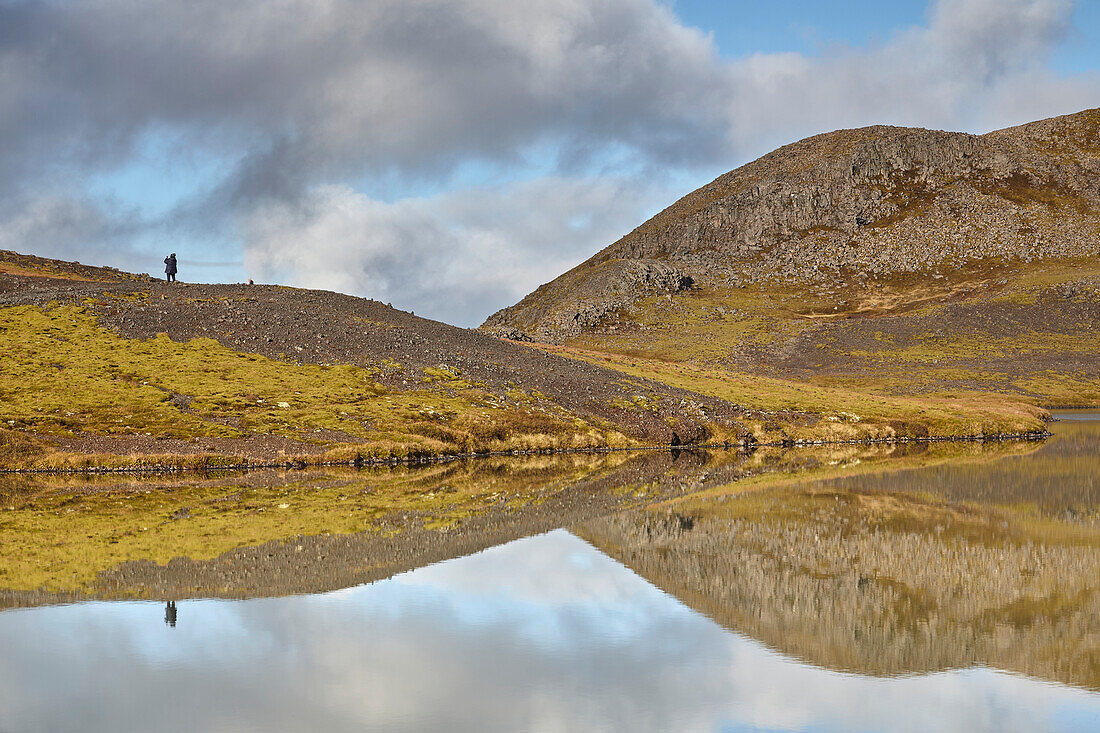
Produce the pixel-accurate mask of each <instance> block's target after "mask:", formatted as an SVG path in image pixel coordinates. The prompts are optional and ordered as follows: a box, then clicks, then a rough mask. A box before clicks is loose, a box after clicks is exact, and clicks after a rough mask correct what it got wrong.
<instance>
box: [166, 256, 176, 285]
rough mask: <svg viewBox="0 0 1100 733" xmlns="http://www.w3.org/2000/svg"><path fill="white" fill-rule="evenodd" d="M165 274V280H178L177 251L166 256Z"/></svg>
mask: <svg viewBox="0 0 1100 733" xmlns="http://www.w3.org/2000/svg"><path fill="white" fill-rule="evenodd" d="M164 274H165V276H166V277H165V280H167V281H168V282H170V283H172V282H175V281H176V253H175V252H173V253H172V254H170V255H168V256H167V257H165V258H164Z"/></svg>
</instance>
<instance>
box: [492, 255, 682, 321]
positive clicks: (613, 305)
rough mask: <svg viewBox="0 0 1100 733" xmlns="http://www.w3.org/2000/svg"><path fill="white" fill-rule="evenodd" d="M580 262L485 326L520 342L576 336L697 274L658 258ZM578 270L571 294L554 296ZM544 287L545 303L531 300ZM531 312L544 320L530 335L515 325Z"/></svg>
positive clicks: (679, 286) (672, 290)
mask: <svg viewBox="0 0 1100 733" xmlns="http://www.w3.org/2000/svg"><path fill="white" fill-rule="evenodd" d="M586 264H587V263H586ZM581 267H582V268H584V269H583V270H581V269H580V268H577V269H575V270H572V271H570V272H568V273H566V274H565V275H562V277H561V278H558V280H555V281H554V282H552V283H549V284H548V285H543V286H542V287H541V288H539V289H538V290H537V291H535V293H534V294H532V295H531V296H528V298H526V299H524V301H523V303H520V304H518V305H515V306H512V307H511V308H505V309H504V310H501V311H498V312H496V313H494V314H493V315H492V316H490V317H489V320H487V321H485V324H484V325H483V326H482V329H483V330H485V331H488V332H490V333H493V334H494V335H497V336H500V337H502V338H508V339H513V340H517V341H531V340H532V335H533V336H534V337H535V338H537V339H540V340H547V339H551V338H555V337H559V336H562V335H565V336H572V335H574V334H576V333H579V332H580V331H582V330H584V329H585V328H588V327H591V326H594V325H596V324H597V323H599V322H600V320H601V319H602V318H603V317H604V316H606V315H607V314H608V313H611V312H612V311H615V310H616V309H618V308H622V307H624V306H627V305H630V304H631V303H633V302H634V301H635V300H636V299H637V298H638V297H641V296H644V295H653V294H655V293H656V294H661V293H678V292H680V291H681V290H687V289H688V288H690V287H691V286H692V284H693V283H694V278H692V277H690V276H689V275H685V274H684V273H683V272H682V271H681V270H679V269H677V268H676V267H674V266H672V265H670V264H668V263H667V262H661V261H658V260H654V259H619V260H609V261H605V262H601V263H599V264H597V265H596V266H594V267H584V265H582V266H581ZM574 273H576V274H577V276H578V277H576V278H574V279H573V282H571V283H570V285H569V286H568V287H567V288H566V290H567V291H568V292H569V293H570V294H571V296H572V297H571V298H570V299H569V300H567V301H565V302H562V301H560V300H558V299H557V298H554V297H553V296H554V295H555V294H557V293H558V292H560V291H561V290H562V288H561V286H560V285H557V284H558V283H559V281H560V280H562V279H564V278H568V277H569V276H570V275H572V274H574ZM544 291H545V292H546V294H547V295H548V296H550V299H549V300H547V301H546V302H545V304H540V303H538V302H532V303H528V300H531V299H535V300H537V299H538V298H539V295H540V293H543V292H544ZM525 304H526V305H525ZM532 315H534V316H535V317H536V318H537V321H538V324H539V325H538V327H536V328H534V329H532V334H531V335H529V334H528V333H526V332H524V331H523V330H520V329H519V328H517V327H516V326H515V325H514V323H515V321H516V320H517V319H518V320H522V321H524V322H526V321H528V320H530V318H531V316H532Z"/></svg>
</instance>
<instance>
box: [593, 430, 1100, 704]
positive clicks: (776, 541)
mask: <svg viewBox="0 0 1100 733" xmlns="http://www.w3.org/2000/svg"><path fill="white" fill-rule="evenodd" d="M1095 434H1096V433H1095V432H1094V433H1093V435H1095ZM1052 443H1053V441H1052ZM1050 448H1051V449H1052V451H1053V453H1054V454H1055V455H1057V454H1058V453H1059V452H1060V451H1063V450H1068V449H1067V447H1066V444H1065V443H1063V444H1062V446H1061V447H1058V446H1056V445H1053V444H1052V445H1051V446H1050ZM1045 451H1046V447H1044V448H1043V449H1041V450H1040V451H1039V452H1038V453H1037V454H1036V455H1035V457H1034V460H1036V462H1037V467H1036V466H1032V465H1029V463H1028V462H1029V461H1031V460H1033V458H1031V457H1029V458H1026V459H1015V458H1009V459H1005V460H1002V461H995V462H985V463H970V464H961V465H957V464H949V465H939V466H933V467H931V468H926V469H920V470H915V471H905V472H898V473H890V474H880V475H878V476H872V475H866V476H861V477H858V478H855V479H847V480H837V481H831V482H816V483H814V484H811V485H800V486H792V487H788V488H783V489H765V490H761V491H757V492H750V493H742V494H737V495H729V496H726V497H718V498H711V499H709V500H706V501H695V502H692V501H690V500H689V501H688V502H683V503H680V504H678V505H677V511H678V513H676V514H661V513H655V512H633V513H629V514H622V515H619V516H615V517H609V518H605V519H599V520H595V521H592V522H589V523H586V524H584V525H582V526H581V527H580V528H579V529H578V530H577V531H578V533H579V534H580V535H581V536H583V537H585V538H586V539H588V540H589V541H591V542H593V543H594V544H595V545H596V546H597V547H599V548H600V549H601V550H603V551H604V552H607V553H608V554H610V555H611V556H613V557H615V558H617V559H619V560H620V561H622V562H624V563H625V564H626V565H627V566H629V567H630V568H631V569H633V570H634V571H636V572H638V573H639V574H640V575H642V576H643V577H645V578H647V579H648V580H650V581H651V582H653V583H655V584H656V585H658V586H660V587H661V588H663V589H665V590H666V591H668V592H670V593H672V594H674V595H675V596H677V597H678V598H680V599H681V600H682V601H684V602H685V603H687V604H688V605H690V606H692V607H694V608H696V609H698V610H700V611H702V612H703V613H705V614H707V615H709V616H711V617H712V618H714V619H715V620H716V621H718V622H719V623H721V624H722V625H724V626H727V627H728V628H731V629H733V630H735V631H738V632H740V633H744V634H747V635H749V636H751V637H753V638H756V639H758V640H760V641H762V642H764V643H765V644H768V645H769V646H772V647H773V648H775V649H778V650H780V651H782V652H784V653H787V654H791V655H793V656H796V657H799V658H801V659H804V660H807V661H809V662H811V663H814V664H819V665H822V666H826V667H829V668H833V669H843V670H852V671H857V672H861V673H867V674H876V675H898V674H909V673H921V672H927V671H932V670H938V669H945V668H955V667H967V666H971V665H988V666H992V667H996V668H1000V669H1004V670H1011V671H1016V672H1022V673H1026V674H1030V675H1035V676H1039V677H1043V678H1046V679H1051V680H1058V681H1061V682H1066V683H1070V684H1076V685H1082V686H1086V687H1090V688H1093V689H1097V688H1100V529H1098V528H1096V527H1094V526H1090V525H1089V524H1082V523H1081V522H1079V521H1070V522H1059V521H1055V520H1052V519H1051V518H1050V514H1049V513H1047V512H1044V515H1045V516H1036V514H1035V512H1034V511H1033V510H1032V509H1031V508H1030V507H1028V506H1025V507H1024V508H1023V511H1020V510H1019V509H1018V508H1017V507H1016V506H1013V504H1014V503H1015V502H1016V501H1019V500H1020V499H1022V498H1024V497H1026V498H1028V499H1029V500H1030V501H1031V502H1032V506H1033V505H1034V502H1036V501H1038V502H1039V503H1040V504H1042V505H1044V506H1051V507H1053V506H1064V504H1063V502H1065V501H1066V500H1067V499H1071V500H1072V503H1073V504H1074V505H1080V506H1083V504H1080V502H1085V501H1091V502H1092V504H1091V509H1092V510H1093V511H1094V510H1095V508H1096V494H1095V493H1094V492H1095V491H1096V488H1095V487H1091V486H1090V485H1089V481H1088V480H1087V479H1088V478H1089V474H1081V473H1074V472H1075V471H1077V469H1078V468H1080V467H1081V466H1086V465H1091V464H1090V463H1088V462H1086V463H1082V464H1074V463H1073V462H1072V461H1071V462H1070V465H1068V466H1067V465H1066V464H1065V463H1060V462H1058V461H1057V459H1055V458H1052V457H1051V455H1050V454H1045V455H1044V453H1045ZM1095 455H1096V454H1095V452H1094V453H1093V456H1094V457H1093V459H1092V460H1093V461H1095ZM1013 465H1014V468H1012V469H1011V470H1009V469H1008V468H1006V467H1011V466H1013ZM983 472H985V473H984V474H983ZM1013 474H1014V475H1015V479H1014V480H1013V479H1012V478H1011V477H1012V476H1013ZM1068 475H1073V476H1076V480H1078V481H1083V482H1084V485H1083V486H1076V487H1074V486H1062V487H1058V486H1056V485H1055V483H1054V482H1053V481H1048V480H1047V477H1048V476H1055V477H1057V476H1063V477H1065V476H1068ZM945 476H946V477H951V479H952V480H951V481H950V482H947V483H946V484H943V483H941V484H940V485H938V486H937V485H936V483H935V482H937V481H941V480H942V479H943V478H944V477H945ZM983 476H984V478H985V479H988V480H982V477H983ZM990 477H993V478H990ZM1036 479H1038V480H1036ZM967 482H972V486H976V487H977V488H973V489H972V488H967ZM1030 485H1034V486H1035V487H1036V490H1037V491H1038V492H1039V494H1040V496H1039V497H1036V496H1033V495H1032V491H1033V490H1032V489H1029V488H1028V487H1029V486H1030ZM983 486H984V487H986V488H982V487H983ZM898 488H901V489H902V490H900V491H898V490H897V489H898ZM915 488H919V489H920V492H919V493H912V492H911V489H915ZM994 489H996V490H997V492H998V494H997V495H998V497H999V498H1001V499H1003V500H1004V502H1003V503H999V506H984V505H981V504H976V503H954V502H950V503H947V502H944V501H943V500H941V499H939V498H935V497H936V495H939V494H940V492H941V491H943V494H944V495H946V496H948V497H956V496H961V497H966V498H970V497H971V496H983V495H984V492H985V491H986V490H990V491H992V490H994ZM1048 489H1050V490H1051V491H1053V492H1054V494H1047V493H1044V492H1046V491H1047V490H1048ZM930 491H931V493H932V494H933V497H932V498H929V492H930ZM1090 492H1092V493H1090ZM1052 495H1053V496H1054V497H1055V500H1054V504H1053V505H1047V504H1046V503H1045V502H1046V499H1043V498H1042V497H1049V496H1052ZM723 499H724V500H723Z"/></svg>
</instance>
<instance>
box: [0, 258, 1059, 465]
mask: <svg viewBox="0 0 1100 733" xmlns="http://www.w3.org/2000/svg"><path fill="white" fill-rule="evenodd" d="M0 352H2V353H3V354H4V355H5V356H4V364H3V369H2V370H0V468H80V467H87V466H133V465H155V466H181V465H182V466H206V465H238V464H273V463H274V464H286V463H321V462H330V461H342V462H365V461H385V460H394V459H404V458H418V457H424V456H440V455H456V454H468V453H485V452H494V451H496V452H499V451H546V450H559V449H573V448H601V447H636V446H652V445H680V444H699V443H730V444H738V443H741V444H744V443H766V442H773V441H792V440H826V439H828V440H862V439H868V438H875V439H881V438H893V437H906V436H928V435H938V436H960V435H976V434H990V433H1020V432H1029V431H1037V430H1041V429H1042V422H1041V421H1040V413H1039V412H1038V411H1036V410H1033V409H1029V408H1027V407H1026V406H1023V405H1020V404H1018V403H1014V402H1011V401H1006V402H1002V403H998V404H992V405H990V404H977V403H975V402H974V401H973V400H968V399H959V400H939V401H930V402H920V403H914V402H912V401H899V400H890V399H882V398H874V399H872V400H871V401H870V402H868V401H867V399H866V398H865V396H863V395H856V394H849V393H843V392H838V393H837V399H836V400H834V401H833V402H832V403H827V404H826V403H822V404H820V405H817V406H813V409H790V408H788V407H785V406H783V405H781V404H769V405H766V406H764V407H761V406H760V405H756V406H753V407H752V408H746V407H744V406H742V404H741V403H739V401H738V400H737V399H734V398H733V396H732V395H720V394H713V393H711V394H703V393H701V392H698V391H694V390H691V389H684V388H680V387H677V386H673V385H670V384H669V383H668V382H667V380H666V381H661V380H654V379H649V378H647V377H644V376H632V375H629V374H626V373H624V372H623V371H619V370H615V369H611V368H608V367H607V366H605V365H600V364H595V363H592V362H586V361H583V360H577V359H572V358H563V357H562V356H558V355H554V354H550V353H547V352H545V351H544V350H539V349H534V348H531V347H529V346H526V345H523V344H516V343H511V342H508V341H503V340H500V339H497V338H494V337H492V336H490V335H487V334H483V333H480V332H478V331H473V330H468V329H461V328H455V327H452V326H448V325H446V324H443V323H438V322H435V321H429V320H426V319H423V318H418V317H416V316H414V315H412V314H410V313H405V312H402V311H399V310H396V309H394V308H391V307H389V306H387V305H383V304H382V303H378V302H375V301H372V300H366V299H362V298H355V297H352V296H347V295H340V294H337V293H330V292H325V291H317V290H301V289H295V288H287V287H281V286H272V285H192V284H185V283H173V284H167V283H164V282H162V281H159V280H153V279H150V278H148V277H143V276H135V275H129V274H126V273H120V272H118V271H117V270H110V269H106V268H92V267H87V266H83V265H79V264H77V263H63V262H56V261H52V260H45V259H42V258H33V257H28V256H25V255H18V254H16V253H9V252H4V253H0ZM855 406H858V407H859V409H860V410H861V414H860V415H859V416H858V417H855V416H853V415H847V414H846V415H844V416H838V415H837V410H842V409H845V408H846V407H853V409H854V407H855ZM865 408H866V409H865Z"/></svg>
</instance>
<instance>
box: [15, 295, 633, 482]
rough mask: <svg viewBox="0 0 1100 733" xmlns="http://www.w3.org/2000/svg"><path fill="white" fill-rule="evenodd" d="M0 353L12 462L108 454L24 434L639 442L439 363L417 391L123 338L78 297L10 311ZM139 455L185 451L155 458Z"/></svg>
mask: <svg viewBox="0 0 1100 733" xmlns="http://www.w3.org/2000/svg"><path fill="white" fill-rule="evenodd" d="M0 351H2V352H3V353H4V354H5V366H4V369H3V371H2V373H0V418H2V419H3V421H4V422H3V428H4V429H5V431H4V434H3V436H2V437H3V440H2V443H0V445H2V446H3V447H2V448H0V460H3V461H4V462H6V463H7V464H8V465H20V464H22V465H31V466H37V467H64V466H69V465H74V464H75V465H82V464H85V463H102V462H104V460H105V459H103V458H102V457H96V456H90V457H88V456H85V457H74V456H70V455H66V454H64V453H62V452H56V451H49V450H48V449H47V448H45V447H44V444H43V443H41V441H38V442H36V441H33V440H31V439H29V438H27V437H26V436H25V435H23V436H21V435H18V434H16V432H15V431H21V432H24V433H25V432H32V433H36V434H39V435H59V436H66V435H69V436H71V435H74V434H77V433H79V434H90V435H99V436H134V435H153V436H156V437H170V438H184V439H187V438H239V437H243V436H246V435H275V436H282V437H286V438H292V439H295V440H297V441H301V442H303V443H307V444H309V443H317V444H323V445H330V446H332V447H333V448H334V450H333V451H331V452H329V453H327V454H324V455H323V457H324V458H327V459H332V460H336V459H345V460H346V459H350V458H355V457H357V456H358V457H364V458H370V457H384V456H385V457H390V456H398V457H401V456H408V455H416V454H438V453H446V452H450V453H457V452H466V451H473V450H480V451H487V450H513V449H546V448H576V447H589V446H596V445H627V444H629V443H630V441H629V440H627V439H626V438H625V437H624V436H622V435H621V434H619V433H617V432H616V431H613V430H610V429H607V428H605V427H597V426H593V425H590V424H588V423H585V422H584V421H581V420H578V419H576V418H573V417H571V416H569V415H567V414H564V412H560V413H559V414H553V413H552V412H550V411H548V410H547V409H546V408H543V407H541V406H534V405H531V406H525V405H523V404H522V402H520V403H519V404H515V403H516V400H512V402H513V405H510V406H507V407H504V406H501V405H500V404H499V402H498V401H497V399H496V398H495V397H494V396H493V395H491V394H490V393H489V392H487V391H485V390H482V389H480V388H479V387H478V386H477V385H474V384H470V383H467V382H465V381H463V380H461V379H458V378H457V377H456V376H455V375H453V374H450V373H446V372H444V371H442V370H428V372H427V373H425V374H424V375H423V377H422V383H421V385H420V388H418V389H411V390H408V391H391V390H387V389H385V388H383V387H382V385H381V384H379V383H378V382H376V381H374V380H373V379H372V374H371V372H369V371H367V370H366V369H363V368H360V367H354V366H324V365H315V364H302V365H297V364H289V363H286V362H282V361H277V360H274V359H268V358H266V357H263V356H259V355H256V354H248V353H242V352H237V351H233V350H231V349H228V348H226V347H224V346H222V345H221V344H219V343H218V342H216V341H213V340H211V339H193V340H191V341H189V342H187V343H177V342H173V341H171V340H169V339H168V338H166V337H164V336H159V337H157V338H154V339H149V340H138V339H124V338H122V337H120V336H118V335H116V334H114V333H112V332H111V331H109V330H107V329H105V328H103V327H101V326H99V325H98V324H97V323H96V322H95V320H94V319H93V318H92V317H91V316H90V315H88V314H87V313H86V312H85V311H84V310H83V309H82V308H79V307H75V306H60V307H54V308H45V309H43V308H37V307H32V306H26V307H13V308H5V309H0ZM518 395H520V392H518V391H517V392H516V396H518ZM176 396H180V397H183V399H180V398H179V397H177V398H176V399H175V400H174V399H173V397H176ZM334 433H335V437H334V435H333V434H334ZM341 446H343V449H341ZM51 453H52V455H51ZM290 457H292V456H288V458H290ZM314 458H316V456H314ZM140 462H145V463H163V462H172V463H176V462H178V461H176V460H174V459H171V458H167V457H159V456H151V457H146V458H143V459H140Z"/></svg>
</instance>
